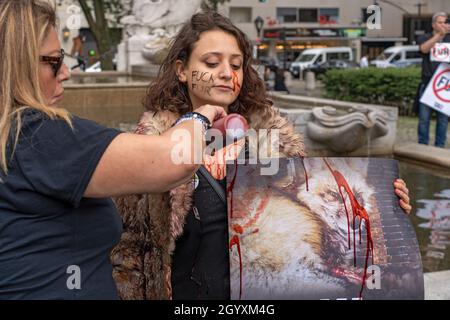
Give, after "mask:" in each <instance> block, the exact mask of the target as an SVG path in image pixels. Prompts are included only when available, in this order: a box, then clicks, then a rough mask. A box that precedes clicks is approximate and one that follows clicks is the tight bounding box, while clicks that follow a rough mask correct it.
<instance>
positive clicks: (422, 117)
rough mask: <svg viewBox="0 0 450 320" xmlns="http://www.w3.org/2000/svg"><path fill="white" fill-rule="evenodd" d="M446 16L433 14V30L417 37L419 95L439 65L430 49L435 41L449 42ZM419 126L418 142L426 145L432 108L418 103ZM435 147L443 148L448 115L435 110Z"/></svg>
mask: <svg viewBox="0 0 450 320" xmlns="http://www.w3.org/2000/svg"><path fill="white" fill-rule="evenodd" d="M447 19H448V16H447V14H446V13H445V12H438V13H435V14H434V15H433V18H432V27H433V32H431V33H427V34H424V35H422V36H421V37H419V39H418V40H417V44H418V45H419V46H420V51H421V53H422V56H423V61H422V81H421V84H420V88H419V96H422V94H423V92H424V91H425V89H426V88H427V86H428V83H429V82H430V80H431V78H432V77H433V74H434V73H435V71H436V70H437V68H438V67H439V64H440V63H439V62H433V61H431V59H430V55H431V51H432V49H433V47H434V46H435V45H436V44H437V43H450V24H449V23H447ZM418 106H419V112H418V113H419V126H418V136H419V143H420V144H426V145H428V142H429V131H430V120H431V116H432V114H433V109H431V108H430V107H429V106H427V105H425V104H423V103H419V104H418ZM436 122H437V123H436V140H435V143H434V145H435V146H436V147H440V148H444V147H445V141H446V139H447V127H448V117H447V115H445V114H444V113H441V112H438V111H436Z"/></svg>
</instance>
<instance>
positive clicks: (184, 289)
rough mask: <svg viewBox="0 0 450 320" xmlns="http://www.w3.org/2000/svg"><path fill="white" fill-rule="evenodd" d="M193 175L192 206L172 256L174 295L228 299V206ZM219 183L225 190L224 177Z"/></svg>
mask: <svg viewBox="0 0 450 320" xmlns="http://www.w3.org/2000/svg"><path fill="white" fill-rule="evenodd" d="M196 176H197V177H198V179H199V180H198V186H197V188H196V189H195V192H194V208H193V209H192V210H191V212H190V213H189V214H188V216H187V217H186V224H185V226H184V231H183V235H182V236H181V237H180V238H179V239H178V240H177V241H176V247H175V252H174V253H173V256H172V259H173V260H172V261H173V262H172V293H173V299H175V300H179V299H189V300H190V299H221V300H224V299H229V298H230V261H229V251H228V219H227V206H226V204H225V203H224V202H223V201H221V200H220V198H219V196H218V195H217V193H216V192H215V191H214V189H213V188H212V187H211V185H210V184H209V183H208V181H207V180H206V179H205V178H203V176H202V175H201V174H198V173H197V175H196ZM218 183H219V184H220V186H221V188H222V189H223V190H224V191H225V188H226V178H224V179H222V180H220V181H218Z"/></svg>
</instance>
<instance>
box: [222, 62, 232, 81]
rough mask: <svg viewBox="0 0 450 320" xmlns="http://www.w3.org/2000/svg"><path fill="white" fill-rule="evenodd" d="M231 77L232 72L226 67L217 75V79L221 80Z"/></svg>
mask: <svg viewBox="0 0 450 320" xmlns="http://www.w3.org/2000/svg"><path fill="white" fill-rule="evenodd" d="M232 76H233V71H232V70H231V67H230V66H228V65H225V66H223V67H222V69H221V70H220V73H219V77H220V78H222V79H227V80H229V79H231V78H232Z"/></svg>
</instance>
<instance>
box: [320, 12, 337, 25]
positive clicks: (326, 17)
mask: <svg viewBox="0 0 450 320" xmlns="http://www.w3.org/2000/svg"><path fill="white" fill-rule="evenodd" d="M319 22H320V24H337V23H339V9H338V8H320V9H319Z"/></svg>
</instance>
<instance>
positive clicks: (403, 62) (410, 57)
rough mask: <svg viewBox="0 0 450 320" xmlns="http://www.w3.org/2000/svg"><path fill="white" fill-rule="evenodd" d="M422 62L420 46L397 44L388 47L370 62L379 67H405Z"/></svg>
mask: <svg viewBox="0 0 450 320" xmlns="http://www.w3.org/2000/svg"><path fill="white" fill-rule="evenodd" d="M421 63H422V54H421V53H420V49H419V46H395V47H390V48H387V49H386V50H384V51H383V53H382V54H380V55H379V56H378V57H377V58H376V59H375V60H373V61H371V62H370V64H371V65H374V66H376V67H377V68H396V67H400V68H402V67H405V66H409V65H414V64H417V65H419V64H421Z"/></svg>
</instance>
